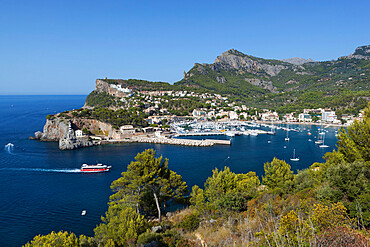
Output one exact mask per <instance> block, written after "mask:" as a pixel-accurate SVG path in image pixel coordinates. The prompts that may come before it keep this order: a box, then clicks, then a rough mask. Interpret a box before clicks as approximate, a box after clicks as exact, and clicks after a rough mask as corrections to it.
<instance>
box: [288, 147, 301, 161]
mask: <svg viewBox="0 0 370 247" xmlns="http://www.w3.org/2000/svg"><path fill="white" fill-rule="evenodd" d="M290 160H291V161H299V158H298V157H295V149H294V151H293V158H290Z"/></svg>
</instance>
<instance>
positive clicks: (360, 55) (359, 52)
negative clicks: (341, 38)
mask: <svg viewBox="0 0 370 247" xmlns="http://www.w3.org/2000/svg"><path fill="white" fill-rule="evenodd" d="M339 59H364V60H369V59H370V45H364V46H359V47H357V48H356V50H355V52H354V53H352V54H350V55H348V56H344V57H340V58H339Z"/></svg>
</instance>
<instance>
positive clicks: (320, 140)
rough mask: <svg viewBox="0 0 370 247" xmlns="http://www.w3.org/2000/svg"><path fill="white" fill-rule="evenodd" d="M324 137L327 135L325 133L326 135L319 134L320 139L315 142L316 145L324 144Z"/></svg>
mask: <svg viewBox="0 0 370 247" xmlns="http://www.w3.org/2000/svg"><path fill="white" fill-rule="evenodd" d="M324 135H325V133H324V134H321V133H319V139H318V140H317V141H315V144H323V137H324Z"/></svg>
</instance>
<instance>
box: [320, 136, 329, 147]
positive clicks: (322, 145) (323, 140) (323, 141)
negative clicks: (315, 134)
mask: <svg viewBox="0 0 370 247" xmlns="http://www.w3.org/2000/svg"><path fill="white" fill-rule="evenodd" d="M319 147H320V148H328V147H329V146H328V145H325V138H323V139H322V144H321V145H320V146H319Z"/></svg>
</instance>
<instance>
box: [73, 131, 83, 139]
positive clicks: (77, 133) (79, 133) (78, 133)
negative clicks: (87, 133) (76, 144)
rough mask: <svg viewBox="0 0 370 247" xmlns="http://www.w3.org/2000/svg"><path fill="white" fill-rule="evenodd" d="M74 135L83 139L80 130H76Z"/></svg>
mask: <svg viewBox="0 0 370 247" xmlns="http://www.w3.org/2000/svg"><path fill="white" fill-rule="evenodd" d="M75 134H76V137H84V133H83V132H82V130H76V131H75Z"/></svg>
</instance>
